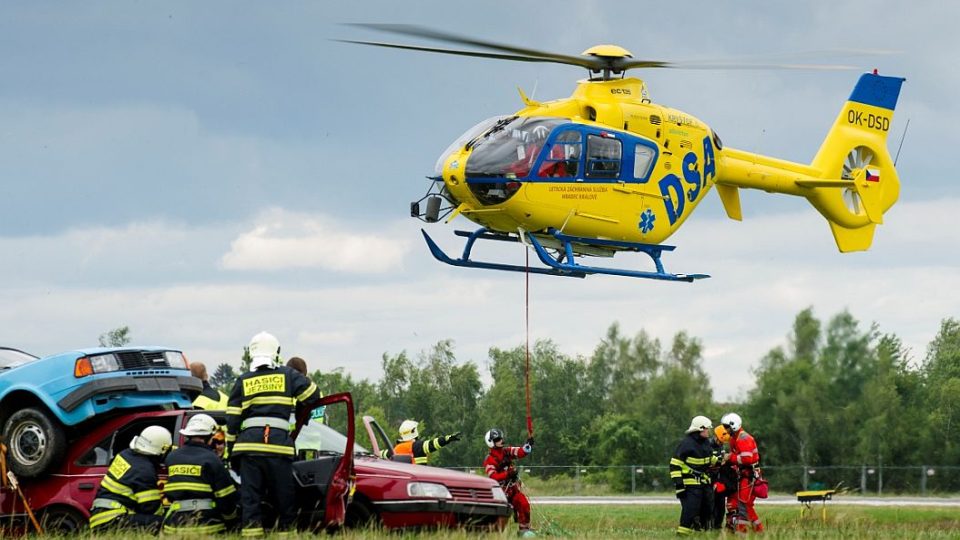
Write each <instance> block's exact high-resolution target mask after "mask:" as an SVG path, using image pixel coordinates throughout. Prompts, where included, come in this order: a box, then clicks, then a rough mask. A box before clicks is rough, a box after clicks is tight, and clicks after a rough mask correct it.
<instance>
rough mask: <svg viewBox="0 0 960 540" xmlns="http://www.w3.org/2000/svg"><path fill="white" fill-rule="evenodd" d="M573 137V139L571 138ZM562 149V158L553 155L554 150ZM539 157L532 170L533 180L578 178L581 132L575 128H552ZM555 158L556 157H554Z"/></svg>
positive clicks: (581, 144) (581, 143)
mask: <svg viewBox="0 0 960 540" xmlns="http://www.w3.org/2000/svg"><path fill="white" fill-rule="evenodd" d="M571 135H573V136H574V137H575V140H574V137H571ZM558 148H560V149H562V150H563V155H562V157H561V156H560V155H558V154H556V153H555V150H556V149H558ZM541 154H542V155H541V156H539V159H538V160H537V162H536V164H535V168H534V169H533V170H535V171H536V175H532V176H533V177H534V178H535V179H537V180H541V179H553V181H556V179H558V178H563V179H569V180H574V179H577V178H580V172H581V166H580V165H581V162H582V160H583V131H582V130H580V129H578V128H577V127H576V126H564V127H556V128H554V131H553V133H551V134H550V139H549V140H548V141H547V144H546V145H544V148H543V150H541ZM554 156H556V157H554Z"/></svg>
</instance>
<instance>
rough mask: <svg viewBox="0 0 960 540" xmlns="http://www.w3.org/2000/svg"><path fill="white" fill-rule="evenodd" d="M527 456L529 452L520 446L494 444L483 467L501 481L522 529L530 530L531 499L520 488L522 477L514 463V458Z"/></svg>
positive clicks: (488, 473)
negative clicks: (497, 445)
mask: <svg viewBox="0 0 960 540" xmlns="http://www.w3.org/2000/svg"><path fill="white" fill-rule="evenodd" d="M526 456H527V452H525V451H524V450H523V448H521V447H519V446H502V447H500V448H497V447H496V446H494V447H493V448H491V449H490V454H489V455H488V456H487V458H486V459H484V460H483V467H484V469H485V470H486V471H487V476H489V477H490V478H493V479H494V480H496V481H497V482H499V483H500V487H502V488H503V492H504V493H505V494H506V495H507V500H508V501H510V505H511V506H513V517H514V519H516V520H517V523H518V524H519V525H520V531H521V532H522V531H528V530H530V501H529V500H528V499H527V496H526V495H524V494H523V491H521V490H520V488H521V484H520V477H519V476H518V475H517V469H516V467H515V466H514V464H513V460H514V458H517V459H520V458H523V457H526Z"/></svg>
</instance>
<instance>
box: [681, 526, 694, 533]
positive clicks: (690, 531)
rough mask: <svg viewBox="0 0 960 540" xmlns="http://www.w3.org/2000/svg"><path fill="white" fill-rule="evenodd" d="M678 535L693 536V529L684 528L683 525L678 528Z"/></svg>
mask: <svg viewBox="0 0 960 540" xmlns="http://www.w3.org/2000/svg"><path fill="white" fill-rule="evenodd" d="M677 534H682V535H688V534H693V529H689V528H687V527H684V526H683V525H681V526H679V527H677Z"/></svg>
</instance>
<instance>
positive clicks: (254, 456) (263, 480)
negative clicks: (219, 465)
mask: <svg viewBox="0 0 960 540" xmlns="http://www.w3.org/2000/svg"><path fill="white" fill-rule="evenodd" d="M248 350H249V354H250V358H251V361H250V371H248V372H247V373H244V374H243V375H241V376H240V377H239V378H238V379H237V382H236V384H235V385H234V387H233V391H232V392H231V393H230V400H229V403H228V406H227V445H228V448H227V451H228V454H229V456H230V458H231V462H232V463H233V465H234V467H235V468H238V469H239V472H240V478H241V479H242V482H241V484H240V505H241V522H242V526H241V531H240V532H241V535H242V536H244V537H250V536H262V535H263V534H264V532H265V528H269V529H272V528H273V524H272V523H264V520H263V514H262V513H261V503H262V502H264V501H266V502H269V503H270V504H271V505H272V506H273V508H274V510H275V511H276V513H277V523H276V529H277V531H279V532H280V533H287V532H290V531H291V530H292V529H293V527H294V525H295V523H294V521H295V519H296V515H297V506H296V500H295V485H294V479H293V458H294V456H295V454H296V452H295V450H294V444H293V439H292V438H291V437H290V432H291V429H290V415H291V414H292V413H294V412H295V410H296V408H297V407H298V406H309V405H310V404H311V403H313V402H315V401H316V400H318V399H320V390H319V389H318V388H317V385H316V384H314V383H313V382H312V381H310V380H309V379H307V378H306V377H304V376H303V374H302V373H300V372H299V371H296V370H295V369H292V368H289V367H287V366H284V365H282V361H281V358H280V342H279V341H278V340H277V338H276V337H274V336H273V335H272V334H268V333H267V332H261V333H259V334H257V335H255V336H253V338H252V339H251V340H250V345H249V347H248Z"/></svg>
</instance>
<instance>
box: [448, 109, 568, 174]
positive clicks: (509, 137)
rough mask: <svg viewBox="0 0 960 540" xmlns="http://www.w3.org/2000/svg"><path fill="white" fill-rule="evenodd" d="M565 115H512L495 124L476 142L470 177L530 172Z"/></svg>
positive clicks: (472, 155) (562, 122)
mask: <svg viewBox="0 0 960 540" xmlns="http://www.w3.org/2000/svg"><path fill="white" fill-rule="evenodd" d="M569 122H570V121H569V120H567V119H565V118H552V117H543V116H522V117H508V118H507V119H504V120H503V121H501V122H499V123H496V124H494V125H493V126H492V127H491V128H490V129H489V130H488V131H487V132H486V133H484V134H483V135H482V136H481V137H480V138H479V139H478V140H477V141H476V144H475V145H474V150H473V153H472V154H470V158H469V159H468V160H467V168H466V174H467V177H468V178H510V179H514V178H525V177H527V176H529V175H530V169H531V168H532V167H533V165H534V163H535V162H536V160H537V156H538V155H539V154H540V150H541V149H542V148H543V144H544V142H546V140H547V136H548V135H550V132H551V131H553V128H555V127H557V126H559V125H561V124H567V123H569Z"/></svg>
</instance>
